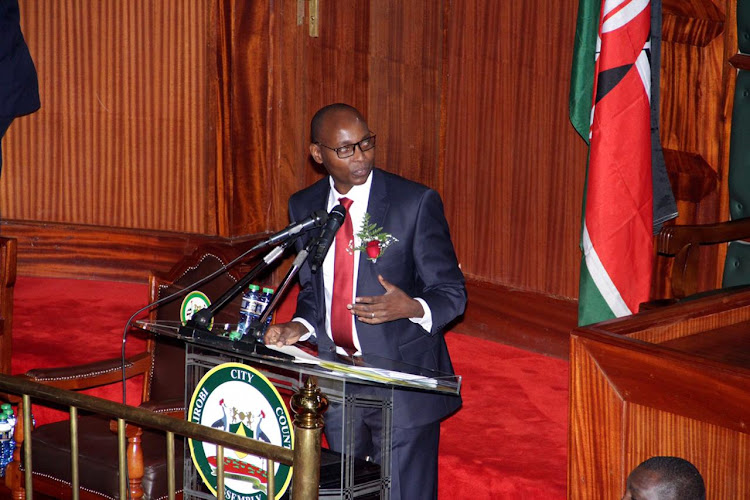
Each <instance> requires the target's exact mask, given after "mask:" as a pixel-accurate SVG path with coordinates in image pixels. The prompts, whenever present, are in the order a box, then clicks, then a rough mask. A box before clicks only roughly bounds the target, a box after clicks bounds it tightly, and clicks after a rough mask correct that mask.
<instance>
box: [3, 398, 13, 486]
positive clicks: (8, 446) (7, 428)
mask: <svg viewBox="0 0 750 500" xmlns="http://www.w3.org/2000/svg"><path fill="white" fill-rule="evenodd" d="M12 439H13V426H11V425H10V423H9V422H8V419H7V418H5V413H2V414H1V415H0V477H5V468H6V467H7V466H8V464H9V463H10V462H11V461H12V460H13V449H14V448H15V441H12Z"/></svg>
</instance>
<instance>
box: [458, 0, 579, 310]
mask: <svg viewBox="0 0 750 500" xmlns="http://www.w3.org/2000/svg"><path fill="white" fill-rule="evenodd" d="M577 5H578V2H575V1H571V0H566V1H562V2H557V3H555V8H554V9H550V8H549V4H548V3H546V2H540V1H529V2H487V1H453V2H449V9H448V12H447V13H446V41H445V44H446V60H445V65H446V68H445V82H444V92H445V96H444V99H445V102H446V104H445V113H446V115H445V127H446V130H445V162H444V166H443V168H444V172H445V180H444V193H443V194H444V197H445V199H446V200H447V203H446V204H447V212H448V218H449V222H450V224H451V230H452V234H453V238H454V244H455V246H456V250H457V252H458V257H459V260H460V261H461V263H462V265H463V270H464V272H465V273H466V274H467V275H468V276H470V277H478V278H480V279H483V280H486V281H490V282H492V283H498V284H503V285H506V286H510V287H516V288H521V289H526V290H534V291H540V292H543V293H546V294H552V295H557V296H561V297H576V296H577V290H578V268H579V260H580V251H579V248H578V241H579V237H580V210H581V201H582V195H583V182H584V176H585V170H586V145H585V143H584V142H583V140H582V139H580V137H578V135H577V134H576V132H575V131H574V130H573V128H572V126H571V125H570V122H569V120H568V91H569V79H570V64H571V59H572V49H573V39H574V33H575V21H576V12H577ZM470 300H471V299H470Z"/></svg>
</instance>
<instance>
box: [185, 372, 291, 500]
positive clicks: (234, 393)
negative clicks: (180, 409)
mask: <svg viewBox="0 0 750 500" xmlns="http://www.w3.org/2000/svg"><path fill="white" fill-rule="evenodd" d="M188 411H189V413H188V420H189V421H191V422H194V423H197V424H201V425H205V426H208V427H214V428H217V429H221V430H223V431H226V432H231V433H233V434H238V435H240V436H247V437H250V438H253V439H257V440H260V441H265V442H267V443H271V444H274V445H277V446H282V447H284V448H288V449H292V447H293V443H294V433H293V430H292V421H291V419H290V418H289V412H288V411H287V409H286V405H284V401H283V400H282V399H281V396H280V395H279V393H278V391H277V390H276V388H275V387H274V386H273V384H271V382H269V380H268V379H267V378H266V377H265V376H264V375H263V374H261V373H260V372H259V371H257V370H255V369H254V368H252V367H250V366H247V365H243V364H241V363H225V364H222V365H219V366H216V367H214V368H213V369H211V370H210V371H209V372H208V373H206V375H204V376H203V378H202V379H201V381H200V382H199V383H198V386H197V387H196V388H195V391H194V392H193V397H192V399H191V401H190V407H189V410H188ZM188 443H189V445H190V454H191V455H192V457H193V464H194V465H195V467H196V469H197V470H198V473H199V474H200V476H201V479H203V483H204V484H205V485H206V487H207V488H208V489H209V490H210V491H211V494H213V495H217V493H216V488H217V472H216V468H217V452H216V445H214V444H212V443H206V442H203V441H196V440H193V439H189V440H188ZM275 469H276V470H275V474H274V479H275V483H274V484H275V485H276V498H281V496H282V495H283V494H284V493H285V492H286V490H287V488H288V487H289V483H290V482H291V478H292V469H291V467H289V466H288V465H284V464H279V463H276V464H275ZM267 470H268V464H267V461H266V459H265V458H262V457H257V456H255V455H249V454H247V453H243V452H239V451H235V450H230V449H227V448H225V449H224V489H225V491H224V492H223V493H222V494H221V495H217V496H219V497H221V498H237V499H246V500H267V499H268V494H267V491H268V475H267Z"/></svg>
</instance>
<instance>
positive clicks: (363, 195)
mask: <svg viewBox="0 0 750 500" xmlns="http://www.w3.org/2000/svg"><path fill="white" fill-rule="evenodd" d="M372 172H374V170H373V171H372ZM372 172H370V175H368V176H367V180H366V181H365V182H364V184H360V185H357V186H352V188H351V189H350V190H349V192H348V193H346V194H341V193H339V192H338V191H336V187H335V186H334V184H333V177H331V176H330V175H329V176H328V183H329V185H330V186H331V190H330V191H329V193H328V209H329V210H330V209H331V208H333V207H335V206H336V205H338V204H339V198H341V197H342V196H346V197H347V198H349V199H350V200H352V202H353V204H354V205H358V206H360V207H361V206H364V207H365V209H366V207H367V200H369V199H370V188H371V187H372Z"/></svg>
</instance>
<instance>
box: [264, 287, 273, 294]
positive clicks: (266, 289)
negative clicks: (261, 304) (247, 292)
mask: <svg viewBox="0 0 750 500" xmlns="http://www.w3.org/2000/svg"><path fill="white" fill-rule="evenodd" d="M263 293H273V288H266V287H263Z"/></svg>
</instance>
